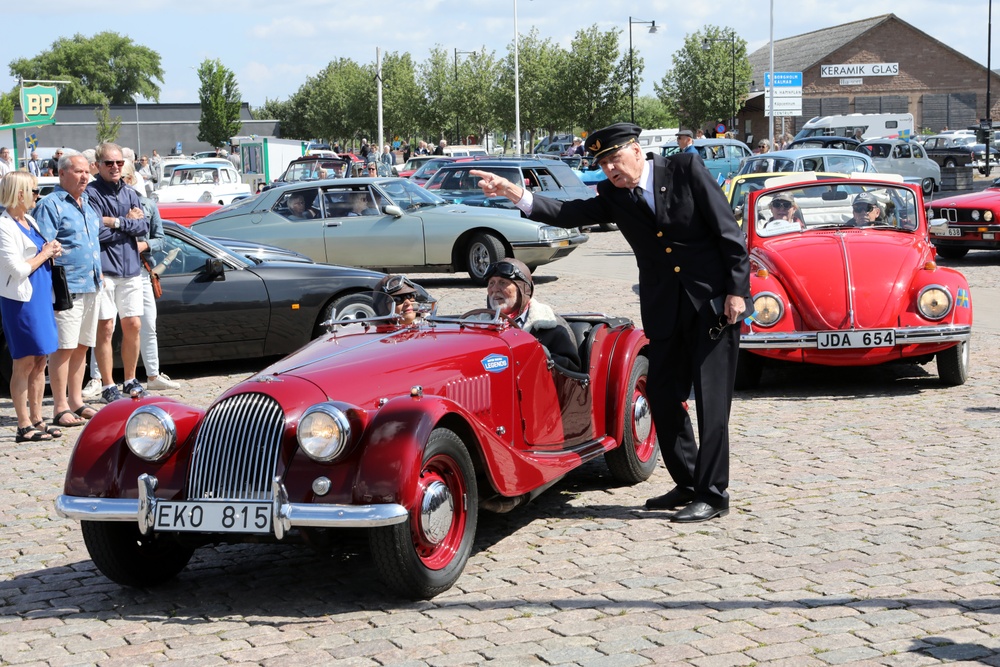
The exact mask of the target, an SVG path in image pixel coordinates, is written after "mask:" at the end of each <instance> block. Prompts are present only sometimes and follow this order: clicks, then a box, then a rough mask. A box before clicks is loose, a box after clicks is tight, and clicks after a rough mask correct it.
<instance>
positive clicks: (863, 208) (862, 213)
mask: <svg viewBox="0 0 1000 667" xmlns="http://www.w3.org/2000/svg"><path fill="white" fill-rule="evenodd" d="M851 212H852V216H851V220H850V221H849V222H851V223H852V224H853V225H854V226H855V227H871V226H872V225H874V224H877V223H878V221H879V218H881V217H882V207H881V206H880V205H879V203H878V199H876V198H875V195H873V194H872V193H870V192H862V193H861V194H859V195H858V196H857V197H855V198H854V202H853V203H852V204H851Z"/></svg>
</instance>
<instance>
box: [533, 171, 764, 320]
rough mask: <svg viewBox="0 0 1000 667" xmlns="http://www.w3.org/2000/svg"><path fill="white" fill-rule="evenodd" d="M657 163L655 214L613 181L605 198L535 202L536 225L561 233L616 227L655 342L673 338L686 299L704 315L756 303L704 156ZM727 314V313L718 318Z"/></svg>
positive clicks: (602, 189) (601, 189)
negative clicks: (724, 300)
mask: <svg viewBox="0 0 1000 667" xmlns="http://www.w3.org/2000/svg"><path fill="white" fill-rule="evenodd" d="M649 158H652V160H653V189H654V193H653V196H654V198H655V200H656V213H655V215H654V214H653V213H651V212H644V211H646V209H647V208H648V207H644V208H642V209H640V208H639V207H638V206H637V205H636V204H635V203H634V202H633V201H632V198H631V193H630V192H629V191H628V190H626V189H624V188H617V187H615V186H614V185H613V184H612V183H611V181H601V182H600V183H599V184H598V186H597V193H598V195H599V196H597V197H594V198H593V199H582V200H575V201H569V202H559V201H555V200H553V199H548V198H546V197H542V196H534V195H533V204H532V211H531V216H530V217H531V219H532V220H538V221H540V222H545V223H548V224H552V225H556V226H559V227H580V226H584V225H591V224H601V223H606V222H615V223H617V224H618V229H619V230H620V231H621V233H622V234H623V235H624V236H625V239H626V240H627V241H628V243H629V245H630V246H632V250H633V252H634V253H635V259H636V264H638V266H639V294H640V301H639V305H640V312H641V314H642V325H643V329H644V330H645V332H646V335H647V336H648V337H649V338H651V339H660V338H667V337H668V336H670V335H671V333H672V332H673V330H674V327H675V325H676V320H677V313H678V307H679V303H680V301H679V300H680V299H681V298H682V296H683V295H686V297H687V298H689V299H690V300H691V303H692V304H693V305H694V307H695V308H696V309H698V310H701V309H702V308H705V307H709V304H710V303H711V302H713V300H714V301H715V304H714V305H715V307H716V308H718V307H719V306H718V303H719V301H718V297H724V296H725V295H727V294H734V295H737V296H749V295H750V267H749V262H748V260H747V250H746V242H745V239H744V235H743V232H742V230H741V229H740V228H739V226H738V225H737V224H736V219H735V218H734V217H733V212H732V209H730V207H729V202H727V201H726V197H725V195H723V194H722V190H721V188H720V187H719V185H718V183H717V182H716V181H715V179H714V178H712V175H711V173H710V172H709V171H708V169H707V168H706V167H705V165H704V163H703V162H702V161H701V158H699V157H698V155H696V154H693V153H680V154H676V155H672V156H670V157H667V158H665V157H662V156H660V155H654V154H652V153H650V154H649V155H648V156H647V159H649ZM719 312H720V314H721V309H720V310H719Z"/></svg>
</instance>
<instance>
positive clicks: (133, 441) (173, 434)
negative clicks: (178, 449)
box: [125, 405, 177, 461]
mask: <svg viewBox="0 0 1000 667" xmlns="http://www.w3.org/2000/svg"><path fill="white" fill-rule="evenodd" d="M176 442H177V427H176V426H175V425H174V419H173V417H171V416H170V415H169V414H167V412H166V410H164V409H163V408H161V407H158V406H156V405H144V406H142V407H140V408H139V409H138V410H136V411H135V412H133V413H132V415H131V416H130V417H129V418H128V421H127V422H125V443H126V444H127V445H128V448H129V449H131V450H132V453H133V454H135V455H136V456H138V457H139V458H141V459H145V460H146V461H158V460H160V459H162V458H164V457H165V456H166V455H167V454H169V453H170V450H172V449H173V447H174V444H175V443H176Z"/></svg>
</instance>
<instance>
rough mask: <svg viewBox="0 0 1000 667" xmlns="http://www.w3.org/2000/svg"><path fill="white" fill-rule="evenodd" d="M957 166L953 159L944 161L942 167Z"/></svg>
mask: <svg viewBox="0 0 1000 667" xmlns="http://www.w3.org/2000/svg"><path fill="white" fill-rule="evenodd" d="M957 165H958V163H957V162H955V159H954V158H948V159H947V160H945V161H944V166H946V167H955V166H957Z"/></svg>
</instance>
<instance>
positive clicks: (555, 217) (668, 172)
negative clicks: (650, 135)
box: [470, 123, 750, 523]
mask: <svg viewBox="0 0 1000 667" xmlns="http://www.w3.org/2000/svg"><path fill="white" fill-rule="evenodd" d="M641 131H642V128H640V127H639V126H637V125H633V124H632V123H617V124H615V125H611V126H609V127H605V128H603V129H600V130H597V131H596V132H593V133H591V134H590V136H588V137H587V141H586V147H587V150H588V151H590V154H591V155H592V156H593V159H594V160H595V161H596V162H597V164H598V165H599V166H600V167H601V169H602V170H603V171H604V173H605V175H606V176H607V177H608V178H607V180H605V181H601V182H600V183H599V184H598V186H597V192H598V194H599V195H600V196H598V197H594V198H593V199H585V200H576V201H567V202H559V201H555V200H553V199H549V198H546V197H544V196H541V195H533V194H532V193H531V192H527V191H525V189H524V188H523V187H522V186H521V185H518V184H516V183H511V182H510V181H508V180H507V179H504V178H501V177H499V176H496V175H495V174H491V173H488V172H483V171H472V172H470V173H472V174H473V175H476V176H479V177H480V178H482V179H483V180H482V181H481V182H480V187H481V188H482V189H483V192H484V193H485V194H486V196H487V197H507V198H508V199H510V200H511V201H512V202H514V203H515V204H516V205H517V207H518V208H520V209H521V211H522V212H523V213H524V214H525V215H527V216H528V217H530V218H531V219H532V220H538V221H541V222H545V223H546V224H551V225H556V226H560V227H580V226H584V225H599V224H604V223H609V222H615V223H617V224H618V229H619V231H620V232H621V233H622V235H624V236H625V239H626V240H627V241H628V243H629V245H630V246H631V247H632V251H633V252H634V253H635V258H636V263H637V264H638V267H639V307H640V312H641V315H642V324H643V328H644V330H645V332H646V336H647V337H648V338H649V339H650V344H649V347H648V348H647V349H646V352H645V354H646V356H647V357H648V358H649V377H648V383H647V392H648V397H649V402H650V406H651V408H652V413H653V423H654V424H655V426H656V430H657V434H658V437H659V442H660V450H661V451H662V452H663V458H664V463H665V464H666V467H667V470H668V471H669V472H670V475H671V477H673V480H674V482H675V483H676V487H675V488H674V489H672V490H671V491H670V492H669V493H666V494H664V495H662V496H657V497H656V498H651V499H649V500H648V501H647V502H646V507H647V509H657V510H659V509H674V508H677V507H681V508H683V509H681V510H680V511H678V512H677V513H675V514H672V515H671V516H670V519H671V520H672V521H678V522H685V523H688V522H695V521H707V520H709V519H713V518H715V517H719V516H724V515H725V514H727V513H728V512H729V494H728V492H727V491H726V489H727V488H728V486H729V410H730V405H731V403H732V396H733V383H734V381H735V378H736V359H737V353H738V352H739V342H740V337H739V327H736V326H727V327H725V328H724V329H723V331H721V332H720V333H719V335H718V336H712V335H710V333H709V332H710V330H711V329H713V328H714V327H717V326H718V325H719V323H720V318H725V321H726V322H727V323H728V324H735V323H736V322H738V321H739V319H740V317H741V315H742V313H743V312H744V311H745V310H746V303H745V300H746V297H748V296H749V294H750V265H749V261H748V259H747V249H746V245H745V242H744V238H743V233H742V231H741V230H740V228H739V226H738V225H737V224H736V220H735V219H734V217H733V212H732V209H730V207H729V203H728V202H727V201H726V198H725V196H724V195H723V194H722V190H721V189H720V188H719V185H718V183H716V181H715V179H714V178H712V175H711V173H709V171H708V169H707V168H706V167H705V165H704V163H703V162H702V161H701V158H700V157H699V156H698V155H695V154H693V153H678V154H675V155H672V156H670V157H669V158H666V157H663V156H660V155H658V154H655V153H649V154H646V155H644V154H643V152H642V148H641V147H640V146H639V144H638V138H639V133H640V132H641ZM692 387H693V388H694V394H695V403H696V405H697V409H698V432H699V441H700V443H701V444H700V446H699V445H698V444H696V442H695V438H694V430H693V429H692V426H691V419H690V417H689V416H688V413H687V410H686V409H685V407H684V402H685V401H686V400H687V399H688V396H689V394H690V391H691V389H692Z"/></svg>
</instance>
